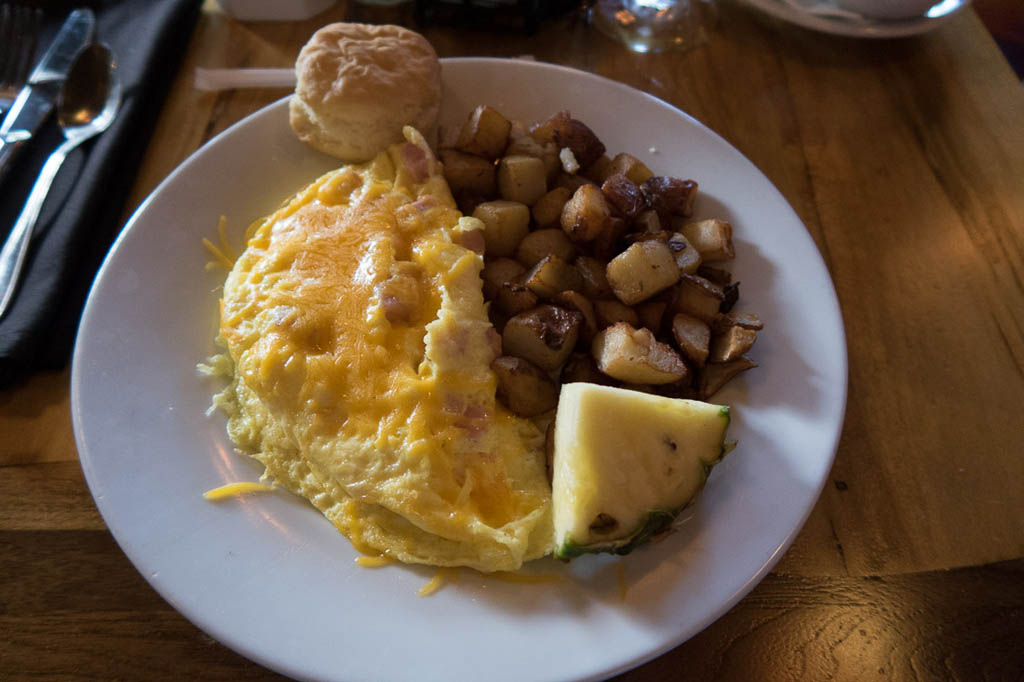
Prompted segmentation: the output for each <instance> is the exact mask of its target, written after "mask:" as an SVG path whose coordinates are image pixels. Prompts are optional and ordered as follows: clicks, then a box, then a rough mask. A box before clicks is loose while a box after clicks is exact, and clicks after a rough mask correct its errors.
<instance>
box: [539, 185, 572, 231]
mask: <svg viewBox="0 0 1024 682" xmlns="http://www.w3.org/2000/svg"><path fill="white" fill-rule="evenodd" d="M570 197H572V190H570V189H569V188H567V187H555V188H554V189H553V190H551V191H550V192H548V193H547V194H545V195H544V196H542V197H541V198H540V199H538V200H537V202H536V203H535V204H534V205H533V208H532V209H531V213H532V214H533V222H535V223H537V226H538V227H558V226H559V225H560V221H561V220H562V209H563V208H565V204H566V202H567V201H569V198H570Z"/></svg>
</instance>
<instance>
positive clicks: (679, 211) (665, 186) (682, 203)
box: [640, 175, 697, 223]
mask: <svg viewBox="0 0 1024 682" xmlns="http://www.w3.org/2000/svg"><path fill="white" fill-rule="evenodd" d="M640 191H641V192H643V194H644V198H645V199H647V205H648V206H650V207H651V208H653V209H654V210H655V211H657V212H658V217H659V218H661V221H662V222H663V223H665V222H666V221H667V220H668V219H669V218H671V216H674V215H680V216H683V217H686V218H688V217H690V216H691V215H693V203H694V201H695V200H696V198H697V183H696V182H694V181H693V180H680V179H679V178H666V177H664V176H660V175H656V176H654V177H651V178H648V179H647V180H645V181H644V182H643V183H642V184H641V185H640Z"/></svg>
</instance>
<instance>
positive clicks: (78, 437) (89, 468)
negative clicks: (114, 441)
mask: <svg viewBox="0 0 1024 682" xmlns="http://www.w3.org/2000/svg"><path fill="white" fill-rule="evenodd" d="M441 63H442V73H443V66H444V65H445V64H456V65H458V64H467V65H495V64H508V63H514V64H516V65H517V66H525V67H527V68H539V69H546V70H551V71H557V72H559V73H561V74H563V75H565V76H567V77H570V78H580V77H584V78H589V79H596V80H598V81H601V82H603V83H605V84H606V85H609V86H611V87H614V88H616V89H619V90H621V91H623V92H629V93H630V94H631V95H632V96H636V95H640V96H642V97H643V98H645V99H647V100H650V101H651V102H653V103H655V104H657V105H658V106H661V107H665V108H668V109H670V110H672V111H673V112H674V113H675V114H676V115H678V116H681V117H682V118H684V119H686V120H688V121H689V122H690V123H691V124H693V125H696V126H697V127H698V128H700V129H701V130H702V132H703V133H704V134H707V135H710V136H712V137H714V138H716V140H717V142H718V143H720V144H721V145H723V146H724V147H725V148H727V149H729V150H730V151H731V153H732V154H734V155H736V156H737V157H738V158H740V159H742V160H743V161H744V162H746V163H748V164H750V165H751V166H752V167H753V168H754V169H756V170H757V172H758V173H760V175H761V176H762V178H763V179H764V181H765V183H766V185H767V186H768V187H769V188H770V191H771V192H772V193H774V194H775V195H777V197H778V199H779V200H780V201H781V204H782V205H784V206H785V208H786V209H788V211H789V213H790V214H791V217H792V219H793V220H795V221H796V223H797V224H799V225H800V226H801V227H803V228H804V230H805V231H807V228H806V225H804V223H803V221H802V220H801V219H800V217H799V215H798V214H797V213H796V211H795V210H794V209H793V207H792V205H791V204H790V203H789V201H788V200H787V199H786V198H785V196H784V195H782V193H781V192H780V191H779V189H778V188H777V187H776V186H775V184H774V183H773V182H772V181H771V180H770V179H769V178H768V176H767V175H766V174H765V173H764V172H763V171H761V169H760V168H759V167H758V166H757V165H756V164H754V162H753V161H752V160H750V159H749V158H748V157H746V156H745V155H744V154H743V153H742V152H741V151H740V150H739V149H737V148H736V147H735V146H734V145H733V144H732V143H731V142H729V141H728V140H726V139H725V138H724V137H722V136H721V135H719V134H718V133H717V132H715V131H714V130H712V129H711V128H710V127H709V126H707V125H705V124H704V123H702V122H701V121H700V120H698V119H697V118H695V117H694V116H693V115H691V114H689V113H687V112H685V111H683V110H682V109H680V108H678V107H676V106H674V105H673V104H671V103H669V102H666V101H665V100H663V99H661V98H659V97H656V96H654V95H652V94H650V93H647V92H644V91H642V90H640V89H638V88H635V87H633V86H631V85H628V84H626V83H623V82H621V81H617V80H614V79H612V78H608V77H606V76H602V75H599V74H595V73H592V72H588V71H585V70H582V69H577V68H574V67H571V66H565V65H561V64H553V63H547V62H540V61H536V60H532V59H523V58H515V57H513V58H502V57H456V58H446V59H442V60H441ZM289 98H290V95H286V96H284V97H282V98H280V99H278V100H275V101H273V102H271V103H269V104H267V105H265V106H264V107H261V108H260V109H258V110H256V111H254V112H252V113H250V114H248V115H247V116H245V117H243V118H242V119H240V120H238V121H237V122H235V123H233V124H232V125H231V126H229V127H228V128H226V129H225V130H223V131H222V132H220V133H219V134H218V135H216V136H214V137H213V138H211V139H209V140H207V141H206V142H205V143H204V144H203V145H202V146H200V147H199V148H197V149H196V150H194V151H193V152H192V153H190V154H189V155H188V156H187V157H186V158H185V159H184V160H182V162H181V163H180V164H179V165H178V166H177V167H175V168H174V170H172V171H171V172H170V173H169V174H168V175H167V176H166V177H165V178H164V179H163V180H161V182H160V183H159V184H158V185H157V186H156V187H155V188H154V189H153V190H152V191H151V192H150V193H149V194H148V195H147V196H146V198H145V199H144V200H143V201H142V203H140V204H139V206H138V207H137V208H136V210H135V211H133V212H132V214H131V216H130V218H129V219H128V220H127V221H126V223H125V225H124V227H123V228H122V230H121V232H120V233H119V234H118V237H117V239H116V240H115V241H114V243H113V244H112V245H111V247H110V249H109V251H108V253H107V256H106V257H105V258H104V261H103V264H102V266H101V267H100V269H99V270H98V271H97V274H96V276H95V278H94V280H93V284H92V286H91V287H90V292H89V296H88V298H87V301H86V304H85V307H84V308H83V313H82V317H81V320H80V322H79V326H78V329H77V331H76V339H75V348H74V352H73V355H72V361H71V390H70V407H71V410H70V411H71V416H72V427H73V432H74V438H75V444H76V448H77V449H78V453H79V462H80V465H81V467H82V470H83V473H84V476H85V479H86V483H87V485H88V487H89V491H90V494H91V495H92V496H93V499H94V503H95V504H96V507H97V509H98V511H99V512H100V515H101V517H102V518H103V521H104V524H105V526H106V528H107V530H108V531H109V532H110V533H111V535H112V536H113V537H114V540H115V541H116V542H117V544H118V547H119V548H120V549H121V551H122V552H123V553H124V554H125V556H126V557H127V558H128V559H129V560H130V561H131V562H132V564H133V567H134V568H135V569H136V570H137V571H139V572H140V574H141V575H142V577H143V578H144V579H145V580H146V581H147V583H148V584H149V585H150V586H151V587H152V588H153V589H154V590H155V591H156V592H157V593H158V594H159V595H160V596H161V598H163V599H164V600H166V601H167V602H168V603H169V604H170V605H171V606H172V607H173V608H175V610H176V611H178V613H179V614H181V615H182V617H184V618H185V619H186V620H188V621H189V622H190V623H192V624H193V625H194V626H196V627H197V628H198V629H200V630H201V631H203V632H205V633H207V634H209V635H211V636H213V637H215V639H216V640H217V641H218V642H219V643H221V644H222V645H223V646H225V647H227V648H229V649H231V650H233V651H235V652H236V653H238V654H240V655H242V656H244V657H245V658H247V659H249V660H251V661H254V662H256V663H257V664H259V665H262V666H264V667H266V668H268V669H270V670H275V671H278V672H281V673H283V674H286V675H289V676H292V677H296V678H300V679H302V678H304V676H306V675H308V674H309V671H308V669H302V668H299V667H296V665H295V663H294V661H291V660H290V659H288V658H287V657H282V656H277V657H272V656H268V655H266V654H265V653H263V652H261V651H259V650H257V649H255V648H252V647H250V646H247V642H246V641H245V640H244V639H242V638H236V637H234V636H233V635H232V631H231V630H227V629H224V628H221V627H220V626H218V625H217V624H216V623H213V622H212V621H211V619H210V618H208V617H206V616H204V615H203V613H201V612H195V611H194V610H192V609H185V608H183V607H182V606H181V605H180V602H179V601H178V599H176V598H175V593H174V591H173V590H172V589H171V587H170V586H168V585H166V584H164V583H158V582H154V580H152V579H151V578H150V576H149V575H148V574H147V573H146V572H145V571H142V570H140V562H143V558H142V557H137V556H136V554H137V553H136V552H135V551H133V550H132V549H131V548H128V547H126V546H125V544H124V543H123V542H122V539H121V537H119V534H118V533H117V532H115V527H116V526H117V525H118V524H117V523H114V524H112V523H111V522H110V520H109V517H108V512H109V511H110V510H109V509H108V504H109V503H107V502H104V501H103V499H102V498H103V496H102V495H100V496H97V490H98V489H102V486H101V485H100V482H99V481H98V480H96V478H95V477H96V475H97V474H96V473H95V471H94V468H93V461H92V449H91V448H90V446H89V445H88V444H87V443H86V442H85V436H84V433H83V429H84V426H83V423H82V422H83V414H82V400H83V398H82V391H83V385H82V382H83V376H82V375H83V373H84V372H85V371H86V369H85V364H86V360H85V358H83V357H82V356H83V354H84V351H83V350H82V348H83V346H82V344H80V343H79V339H80V336H81V335H82V331H83V329H84V328H85V327H86V325H87V322H88V320H89V317H90V315H89V314H90V311H91V310H92V308H93V306H94V305H98V304H96V303H94V301H95V297H94V295H93V294H94V290H95V289H96V288H97V286H98V284H99V282H100V281H101V279H102V278H103V276H104V275H105V274H106V272H107V271H108V269H109V268H110V267H112V265H111V263H112V261H113V258H114V256H115V254H116V253H117V251H118V249H119V248H121V245H122V243H123V241H124V240H125V239H126V238H127V237H128V235H129V234H130V233H131V231H132V230H133V229H134V228H135V226H136V225H137V224H138V223H139V222H140V221H141V219H142V217H143V216H144V215H145V213H146V212H147V211H148V210H149V207H150V205H151V204H152V203H153V202H154V200H155V198H156V197H157V196H159V195H160V194H161V193H162V192H163V191H164V190H165V188H166V187H167V186H168V185H169V184H171V183H172V182H174V180H175V179H176V178H177V177H179V176H180V175H181V174H184V173H187V172H188V171H189V168H190V167H191V166H192V164H193V163H195V162H196V159H197V157H198V156H199V155H200V154H202V153H204V150H206V149H207V147H208V146H209V145H212V144H213V143H215V142H217V141H219V140H221V139H223V138H225V137H227V136H229V135H230V134H234V133H236V132H237V131H239V130H240V129H242V128H244V127H247V126H249V125H251V124H252V122H253V120H254V119H256V118H257V117H260V116H263V115H266V114H267V113H268V112H269V111H270V110H272V109H274V108H277V107H282V106H286V103H287V100H288V99H289ZM806 236H807V239H808V240H809V241H810V242H811V244H812V245H813V246H814V249H815V253H816V254H817V257H818V259H819V260H820V261H821V264H822V266H823V267H824V270H825V273H826V275H827V279H828V284H829V293H830V302H831V304H832V308H833V310H834V312H835V317H836V321H837V323H838V329H837V330H835V331H837V332H838V335H837V338H838V339H839V340H840V344H839V347H838V348H837V349H836V350H837V351H838V352H839V355H838V356H837V357H836V358H835V360H836V361H837V362H838V363H839V366H840V367H841V369H842V372H841V377H842V382H841V385H840V386H838V387H837V388H838V391H837V395H838V397H839V400H838V401H837V402H838V411H837V415H838V418H837V421H836V423H835V424H834V425H831V426H832V428H830V433H829V437H828V439H827V440H828V447H827V449H826V451H824V452H823V453H822V454H823V455H825V457H824V459H822V460H821V461H822V471H823V474H822V475H821V477H820V480H818V481H817V482H816V485H815V486H813V495H810V496H809V497H808V503H807V504H806V507H805V509H804V510H803V513H802V514H801V515H800V519H799V522H798V523H796V524H795V525H794V526H793V527H792V528H791V529H790V530H789V532H788V533H787V534H786V536H785V537H784V538H782V540H781V541H780V542H779V543H778V544H777V545H776V547H775V549H774V551H773V552H772V553H771V555H770V556H769V557H768V558H767V559H766V560H764V561H763V562H762V563H761V566H760V568H759V569H758V570H757V571H755V572H754V573H753V574H752V575H751V576H749V577H748V578H747V579H746V580H745V581H744V582H743V583H742V584H741V585H739V586H738V587H737V588H736V589H735V590H734V592H733V594H731V595H730V596H729V597H728V598H727V599H725V600H723V601H722V603H721V604H720V605H719V606H718V607H717V608H715V609H711V610H710V611H709V613H707V614H706V615H705V616H704V617H703V618H701V619H697V620H695V621H694V622H692V623H691V625H690V626H689V627H678V628H676V630H675V631H674V632H673V634H672V636H671V637H668V638H666V639H665V640H664V643H663V644H662V645H660V646H656V647H653V648H651V649H648V650H645V651H642V652H640V653H638V654H636V655H635V656H633V657H630V658H629V659H628V660H623V661H621V662H620V663H619V664H618V665H614V666H606V667H604V668H602V669H601V670H597V671H593V672H589V673H588V672H584V674H583V675H580V676H573V677H571V678H567V679H573V680H598V679H606V678H607V677H610V676H613V675H616V674H621V673H622V672H625V671H628V670H631V669H633V668H635V667H637V666H639V665H642V664H644V663H646V662H648V661H651V660H653V659H655V658H657V657H659V656H661V655H663V654H665V653H666V652H668V651H670V650H672V649H674V648H675V647H677V646H679V645H680V644H682V643H683V642H685V641H687V640H689V639H691V638H692V637H694V636H696V635H697V634H699V633H700V632H702V631H703V630H705V629H706V628H707V627H708V626H709V625H711V624H712V623H714V622H715V621H717V620H718V619H720V618H721V617H722V616H723V615H724V614H725V613H727V612H728V611H729V610H730V609H732V608H733V607H734V606H735V605H736V604H737V603H738V602H739V601H740V600H742V599H743V598H744V597H745V596H746V595H747V594H749V593H750V591H751V590H752V589H754V587H756V586H757V585H758V584H759V583H760V582H761V581H762V580H763V579H764V578H765V576H767V574H768V573H769V572H771V570H772V569H773V568H774V567H775V565H776V564H777V563H778V562H779V560H780V559H781V558H782V556H784V555H785V553H786V551H787V550H788V549H789V548H790V547H791V546H792V544H793V542H794V541H795V539H796V537H797V536H798V535H799V533H800V532H801V530H802V529H803V527H804V525H805V524H806V522H807V519H808V518H809V516H810V515H811V513H812V512H813V510H814V508H815V506H816V504H817V502H818V500H819V499H820V496H821V493H822V491H823V489H824V487H825V484H826V483H827V481H828V477H829V472H830V471H831V469H832V467H833V466H834V463H835V458H836V453H837V450H838V447H839V443H840V439H841V435H842V429H843V424H844V421H845V415H846V409H847V401H848V395H849V355H848V344H847V337H846V330H845V323H844V320H843V316H842V309H841V306H840V304H839V299H838V294H837V292H836V289H835V282H834V281H833V279H832V274H831V272H829V270H828V266H827V263H826V261H825V260H824V258H823V256H822V254H821V250H820V249H819V248H818V246H817V244H816V243H814V240H813V238H812V236H811V235H810V232H809V231H807V234H806ZM197 360H198V359H197ZM809 487H810V486H809Z"/></svg>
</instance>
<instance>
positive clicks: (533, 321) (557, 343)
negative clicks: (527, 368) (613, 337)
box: [501, 305, 582, 372]
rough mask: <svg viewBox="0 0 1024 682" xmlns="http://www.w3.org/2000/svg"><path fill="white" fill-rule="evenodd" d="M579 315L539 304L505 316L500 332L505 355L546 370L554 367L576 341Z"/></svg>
mask: <svg viewBox="0 0 1024 682" xmlns="http://www.w3.org/2000/svg"><path fill="white" fill-rule="evenodd" d="M581 318H582V316H581V315H580V314H579V313H578V312H575V311H570V310H566V309H564V308H559V307H558V306H553V305H540V306H537V307H536V308H533V309H531V310H527V311H525V312H522V313H519V314H518V315H516V316H515V317H512V318H511V319H509V321H508V322H507V323H506V324H505V330H504V331H503V332H502V335H501V348H502V352H504V354H505V355H514V356H516V357H519V358H523V359H524V360H529V361H530V362H532V363H533V364H535V365H537V366H538V367H540V368H541V369H544V370H547V371H549V372H552V371H555V370H557V369H558V368H559V367H561V366H562V364H563V363H564V362H565V360H566V358H568V357H569V353H571V352H572V349H573V348H574V347H575V346H576V342H577V341H578V340H579V331H580V325H581V324H582V319H581Z"/></svg>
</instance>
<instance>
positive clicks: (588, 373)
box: [561, 353, 615, 386]
mask: <svg viewBox="0 0 1024 682" xmlns="http://www.w3.org/2000/svg"><path fill="white" fill-rule="evenodd" d="M561 378H562V383H563V384H573V383H580V382H582V383H585V384H603V385H605V386H607V385H610V384H614V383H615V382H614V381H613V380H612V378H611V377H609V376H608V375H607V374H602V373H601V371H600V370H598V369H597V365H596V364H595V363H594V358H592V357H590V353H573V354H572V355H570V356H569V359H568V360H566V361H565V367H563V368H562V377H561Z"/></svg>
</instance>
